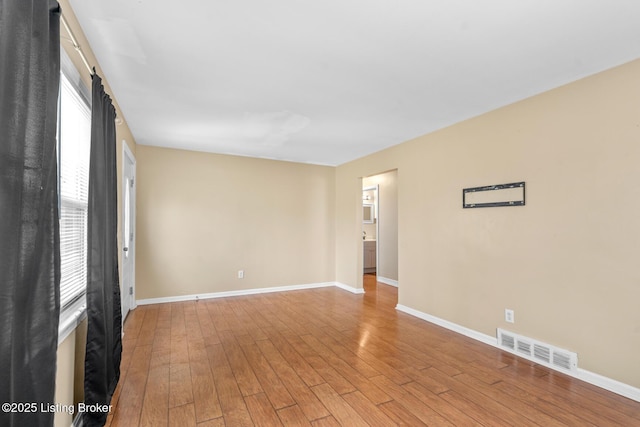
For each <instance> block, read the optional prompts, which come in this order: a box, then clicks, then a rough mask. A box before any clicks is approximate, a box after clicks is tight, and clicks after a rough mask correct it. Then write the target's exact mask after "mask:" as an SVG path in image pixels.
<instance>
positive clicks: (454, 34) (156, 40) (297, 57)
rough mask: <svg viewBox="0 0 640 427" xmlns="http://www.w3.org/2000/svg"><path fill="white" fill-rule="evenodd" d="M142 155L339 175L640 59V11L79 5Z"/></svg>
mask: <svg viewBox="0 0 640 427" xmlns="http://www.w3.org/2000/svg"><path fill="white" fill-rule="evenodd" d="M71 4H72V7H73V10H74V12H75V13H76V15H77V17H78V19H79V21H80V24H81V26H82V28H83V31H84V32H85V34H86V36H87V37H88V39H89V42H90V44H91V47H92V49H93V51H94V53H95V55H96V56H97V59H98V61H99V63H100V65H101V67H102V69H103V71H104V74H105V76H104V77H106V78H107V80H108V81H109V84H110V85H111V87H112V89H113V91H114V96H115V97H116V98H117V100H118V103H119V104H120V107H121V109H122V111H123V114H124V115H125V117H126V119H127V122H128V124H129V126H130V128H131V130H132V132H133V135H134V137H135V139H136V142H137V143H138V144H143V145H155V146H162V147H174V148H182V149H188V150H197V151H209V152H215V153H225V154H236V155H242V156H252V157H263V158H272V159H280V160H289V161H296V162H307V163H316V164H326V165H339V164H342V163H345V162H347V161H349V160H353V159H356V158H359V157H362V156H364V155H367V154H369V153H372V152H375V151H379V150H381V149H383V148H386V147H389V146H392V145H395V144H399V143H401V142H404V141H407V140H409V139H411V138H414V137H417V136H419V135H423V134H426V133H429V132H432V131H434V130H437V129H440V128H443V127H445V126H448V125H451V124H453V123H456V122H459V121H461V120H464V119H467V118H470V117H473V116H477V115H479V114H482V113H484V112H487V111H490V110H493V109H495V108H498V107H501V106H503V105H507V104H510V103H513V102H515V101H518V100H520V99H524V98H527V97H529V96H532V95H535V94H537V93H540V92H543V91H546V90H549V89H552V88H554V87H558V86H560V85H562V84H565V83H568V82H571V81H574V80H577V79H579V78H581V77H585V76H588V75H591V74H594V73H597V72H599V71H603V70H605V69H608V68H611V67H613V66H616V65H619V64H623V63H625V62H628V61H631V60H633V59H636V58H640V1H638V0H518V1H514V0H484V1H481V0H440V1H435V0H396V1H391V0H386V1H385V0H322V1H311V0H272V1H265V0H233V1H231V0H229V1H221V0H181V1H169V0H153V1H151V0H110V1H104V0H71Z"/></svg>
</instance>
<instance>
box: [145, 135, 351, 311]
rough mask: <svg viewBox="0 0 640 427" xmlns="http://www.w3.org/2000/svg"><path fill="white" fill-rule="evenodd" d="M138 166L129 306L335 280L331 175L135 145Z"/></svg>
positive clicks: (314, 169)
mask: <svg viewBox="0 0 640 427" xmlns="http://www.w3.org/2000/svg"><path fill="white" fill-rule="evenodd" d="M137 159H138V169H137V172H138V188H137V191H138V193H137V209H138V212H137V218H136V223H137V229H138V237H137V257H136V298H137V299H147V298H159V297H171V296H180V295H193V294H203V293H214V292H223V291H232V290H243V289H254V288H264V287H274V286H287V285H303V284H311V283H321V282H331V281H333V280H334V264H335V255H334V240H333V239H334V234H335V226H334V216H333V213H334V200H333V195H334V168H331V167H326V166H314V165H306V164H301V163H290V162H280V161H273V160H263V159H254V158H248V157H237V156H226V155H218V154H207V153H197V152H192V151H183V150H173V149H166V148H157V147H149V146H142V145H140V146H138V156H137ZM360 200H361V201H362V198H361V199H360ZM238 270H244V274H245V278H244V279H238V278H237V272H238Z"/></svg>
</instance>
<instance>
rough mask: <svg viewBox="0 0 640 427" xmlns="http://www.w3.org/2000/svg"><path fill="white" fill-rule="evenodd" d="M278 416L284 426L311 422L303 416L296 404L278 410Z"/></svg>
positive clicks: (301, 426)
mask: <svg viewBox="0 0 640 427" xmlns="http://www.w3.org/2000/svg"><path fill="white" fill-rule="evenodd" d="M278 417H280V421H282V424H283V425H285V426H300V427H304V426H310V425H311V423H310V422H309V420H307V417H305V415H304V412H302V410H301V409H300V407H299V406H298V405H293V406H288V407H286V408H282V409H279V410H278Z"/></svg>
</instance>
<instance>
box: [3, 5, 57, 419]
mask: <svg viewBox="0 0 640 427" xmlns="http://www.w3.org/2000/svg"><path fill="white" fill-rule="evenodd" d="M59 49H60V9H59V6H58V3H57V2H56V1H49V0H20V1H17V0H0V404H2V410H0V425H1V426H51V425H53V415H54V414H53V413H47V412H43V411H41V405H43V404H45V405H49V404H52V403H54V392H55V375H56V351H57V348H58V317H59V316H60V233H59V223H58V187H57V174H58V171H57V157H56V129H57V111H58V87H59V84H60V51H59ZM25 404H27V405H25Z"/></svg>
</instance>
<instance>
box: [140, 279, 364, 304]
mask: <svg viewBox="0 0 640 427" xmlns="http://www.w3.org/2000/svg"><path fill="white" fill-rule="evenodd" d="M330 286H336V287H338V288H341V289H344V290H346V291H349V292H351V293H354V294H363V293H364V289H357V288H354V287H351V286H348V285H345V284H342V283H338V282H324V283H310V284H307V285H291V286H276V287H272V288H255V289H243V290H240V291H225V292H213V293H206V294H191V295H179V296H174V297H161V298H148V299H139V300H137V301H136V304H137V305H149V304H165V303H169V302H181V301H196V300H201V299H212V298H226V297H237V296H242V295H256V294H266V293H271V292H286V291H298V290H301V289H315V288H327V287H330Z"/></svg>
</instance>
